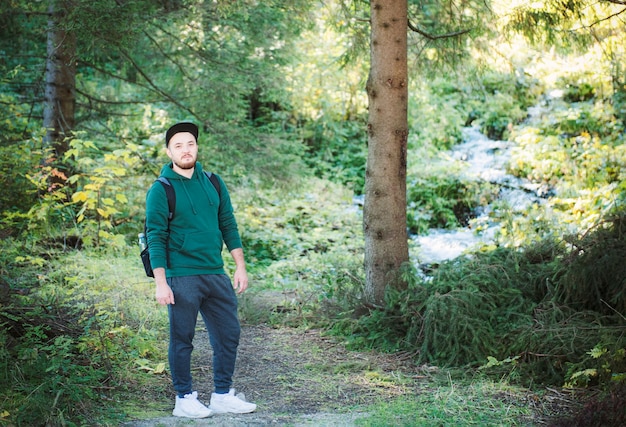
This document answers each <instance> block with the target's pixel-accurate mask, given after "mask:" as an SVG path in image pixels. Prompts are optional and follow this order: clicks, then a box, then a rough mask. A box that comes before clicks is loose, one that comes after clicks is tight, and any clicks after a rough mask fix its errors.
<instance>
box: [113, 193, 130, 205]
mask: <svg viewBox="0 0 626 427" xmlns="http://www.w3.org/2000/svg"><path fill="white" fill-rule="evenodd" d="M115 200H117V201H118V202H120V203H128V199H127V198H126V196H125V195H123V194H118V195H116V196H115Z"/></svg>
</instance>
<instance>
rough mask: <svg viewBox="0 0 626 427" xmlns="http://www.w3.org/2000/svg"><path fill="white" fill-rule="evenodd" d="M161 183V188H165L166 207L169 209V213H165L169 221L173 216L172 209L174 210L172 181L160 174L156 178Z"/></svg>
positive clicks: (174, 195)
mask: <svg viewBox="0 0 626 427" xmlns="http://www.w3.org/2000/svg"><path fill="white" fill-rule="evenodd" d="M157 181H159V182H160V183H161V184H162V185H163V189H164V190H165V196H166V197H167V207H168V209H169V213H168V214H167V219H168V220H169V221H171V220H172V218H174V211H175V210H176V193H175V192H174V187H172V183H171V182H170V180H169V179H167V178H165V177H164V176H160V177H158V178H157Z"/></svg>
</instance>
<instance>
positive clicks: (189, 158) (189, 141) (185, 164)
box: [167, 132, 198, 169]
mask: <svg viewBox="0 0 626 427" xmlns="http://www.w3.org/2000/svg"><path fill="white" fill-rule="evenodd" d="M167 156H168V157H169V158H170V159H172V162H173V163H174V165H176V166H178V167H179V168H181V169H191V168H193V167H194V166H195V165H196V160H197V159H198V144H197V143H196V138H194V136H193V134H191V133H189V132H179V133H177V134H174V136H172V138H171V139H170V143H169V145H168V146H167Z"/></svg>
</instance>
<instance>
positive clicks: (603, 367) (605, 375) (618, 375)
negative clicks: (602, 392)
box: [565, 342, 626, 387]
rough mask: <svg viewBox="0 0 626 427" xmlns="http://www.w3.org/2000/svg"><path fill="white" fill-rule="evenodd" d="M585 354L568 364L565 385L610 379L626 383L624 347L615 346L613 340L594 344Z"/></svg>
mask: <svg viewBox="0 0 626 427" xmlns="http://www.w3.org/2000/svg"><path fill="white" fill-rule="evenodd" d="M609 348H611V350H609ZM585 355H586V357H584V358H582V359H581V360H580V361H579V362H577V363H572V364H570V365H569V368H568V370H567V377H566V382H565V386H566V387H587V386H590V385H596V384H606V383H610V382H612V381H614V382H616V383H626V347H616V346H615V343H614V342H609V343H607V344H596V346H595V347H593V348H592V349H591V350H589V351H588V352H587V353H586V354H585Z"/></svg>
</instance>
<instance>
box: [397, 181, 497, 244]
mask: <svg viewBox="0 0 626 427" xmlns="http://www.w3.org/2000/svg"><path fill="white" fill-rule="evenodd" d="M495 196H496V194H495V189H494V188H493V187H492V186H490V185H488V184H487V185H485V184H479V183H478V182H472V181H461V180H460V179H459V178H456V177H454V176H453V175H445V176H441V175H438V174H433V175H431V176H429V177H428V178H415V179H412V180H411V181H409V182H408V183H407V226H408V227H409V231H410V232H411V233H413V234H424V233H426V232H427V231H428V230H429V229H433V228H456V227H458V226H466V225H467V224H468V223H469V220H470V219H471V218H472V217H473V216H474V211H475V209H476V208H477V207H479V206H484V205H487V204H488V203H489V202H491V201H492V200H493V199H494V198H495Z"/></svg>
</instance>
